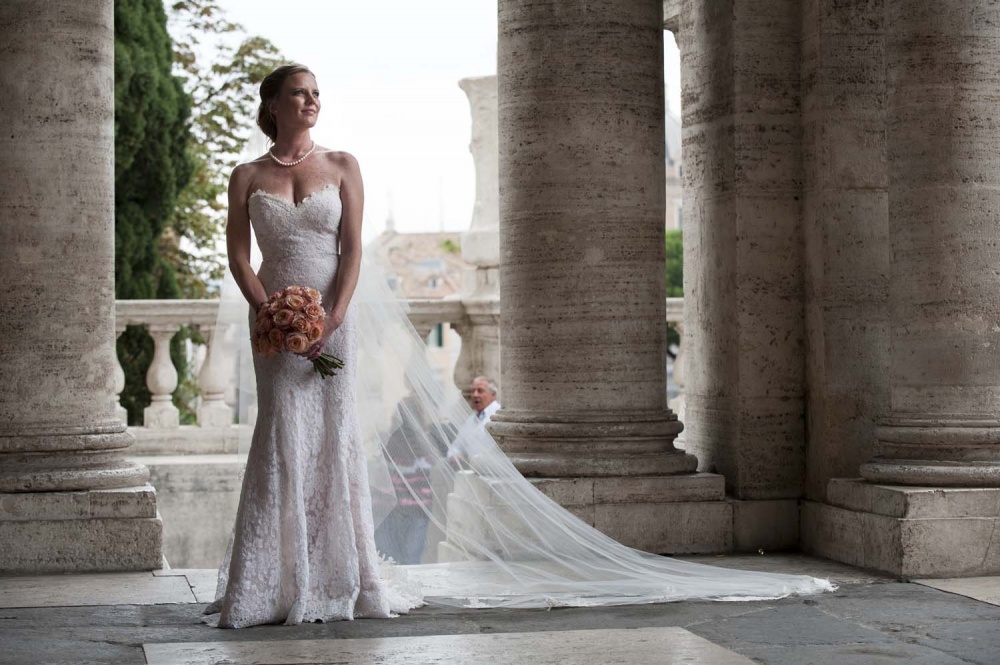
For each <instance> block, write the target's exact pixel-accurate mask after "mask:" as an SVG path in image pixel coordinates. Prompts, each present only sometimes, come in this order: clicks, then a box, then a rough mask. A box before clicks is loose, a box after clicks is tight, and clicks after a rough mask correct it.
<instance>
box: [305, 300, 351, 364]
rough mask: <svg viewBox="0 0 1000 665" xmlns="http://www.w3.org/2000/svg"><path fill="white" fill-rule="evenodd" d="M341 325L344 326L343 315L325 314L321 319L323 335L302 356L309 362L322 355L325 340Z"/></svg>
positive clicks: (338, 313) (336, 312)
mask: <svg viewBox="0 0 1000 665" xmlns="http://www.w3.org/2000/svg"><path fill="white" fill-rule="evenodd" d="M342 325H344V315H343V314H342V313H341V312H339V311H337V310H333V311H332V312H330V313H329V314H327V315H326V318H325V319H323V335H322V336H321V337H320V338H319V339H318V340H316V343H315V344H313V345H312V346H310V347H309V348H308V349H307V350H306V352H305V353H304V354H302V355H304V356H305V357H306V358H308V359H309V360H315V359H316V358H318V357H319V355H320V354H321V353H323V347H324V346H326V343H327V340H329V339H330V335H332V334H333V333H334V331H335V330H337V328H339V327H340V326H342Z"/></svg>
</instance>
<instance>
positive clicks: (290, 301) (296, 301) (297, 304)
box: [285, 293, 306, 312]
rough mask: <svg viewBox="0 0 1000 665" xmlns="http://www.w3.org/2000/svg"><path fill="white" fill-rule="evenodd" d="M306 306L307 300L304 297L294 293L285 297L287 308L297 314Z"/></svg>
mask: <svg viewBox="0 0 1000 665" xmlns="http://www.w3.org/2000/svg"><path fill="white" fill-rule="evenodd" d="M305 306H306V299H305V298H303V297H302V296H300V295H298V294H296V293H293V294H291V295H287V296H285V307H288V308H289V309H292V310H295V311H296V312H297V311H299V310H300V309H302V308H303V307H305Z"/></svg>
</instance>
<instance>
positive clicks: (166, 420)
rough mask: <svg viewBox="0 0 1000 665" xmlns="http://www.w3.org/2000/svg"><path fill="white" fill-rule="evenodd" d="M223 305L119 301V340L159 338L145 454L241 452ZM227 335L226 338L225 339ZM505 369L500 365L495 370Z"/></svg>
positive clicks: (494, 315)
mask: <svg viewBox="0 0 1000 665" xmlns="http://www.w3.org/2000/svg"><path fill="white" fill-rule="evenodd" d="M407 305H408V308H409V318H410V322H411V323H412V324H413V326H414V328H415V329H416V330H417V332H418V333H419V334H420V335H422V336H426V335H427V334H429V333H430V331H431V329H432V328H433V327H434V326H435V325H437V324H439V323H448V324H451V326H452V328H454V329H455V330H456V331H457V332H458V334H459V335H460V336H461V337H463V338H468V337H469V336H470V335H472V334H474V332H475V330H476V329H477V327H482V326H489V325H493V326H496V325H497V324H498V320H499V313H500V312H499V310H500V303H499V301H498V300H496V299H493V300H491V301H488V302H481V301H478V300H477V301H475V302H472V303H465V302H463V301H462V300H459V299H446V300H430V299H425V300H409V301H407ZM218 306H219V303H218V301H217V300H118V301H116V303H115V309H116V315H115V331H116V333H117V334H118V335H121V333H122V332H124V330H125V328H126V326H143V327H145V328H146V329H147V330H148V331H149V334H150V336H151V337H152V338H153V343H154V345H155V346H154V354H153V360H152V363H151V365H150V367H149V369H148V370H147V372H146V386H147V388H148V389H149V391H150V393H151V394H152V396H153V398H152V403H151V404H150V406H149V407H147V408H146V410H145V413H144V422H143V425H142V426H141V427H132V428H131V429H132V430H133V431H134V432H135V433H136V434H137V436H138V442H137V446H138V447H139V449H140V450H142V452H144V453H149V452H156V453H166V452H170V453H181V454H183V453H190V452H204V453H229V452H235V445H236V444H235V435H233V434H231V433H230V434H229V435H226V434H224V433H223V432H220V431H219V430H220V429H226V428H229V427H230V426H231V425H232V424H233V420H234V418H233V415H234V408H235V404H234V403H233V402H234V396H235V391H234V388H235V387H234V386H233V385H231V383H232V381H233V380H234V378H233V371H232V367H230V366H228V365H227V364H226V363H225V362H224V361H220V359H218V358H213V357H212V354H211V353H210V352H209V350H210V348H211V339H212V336H213V335H215V334H219V331H216V330H215V325H216V314H217V312H218ZM666 309H667V317H666V320H667V323H668V324H669V325H671V326H673V327H675V328H677V329H678V331H680V330H681V326H682V325H683V317H684V299H683V298H668V299H667V307H666ZM183 326H192V327H195V328H196V329H197V330H198V331H199V332H200V334H201V336H202V337H203V338H204V340H205V342H206V345H207V346H206V347H205V348H204V350H197V349H196V350H195V353H194V354H193V357H194V358H196V359H199V360H200V361H196V362H195V366H196V368H197V372H198V374H197V381H198V387H199V389H200V393H201V397H200V399H199V404H198V406H197V414H198V422H197V425H196V426H189V427H182V426H181V425H180V421H179V413H178V410H177V407H175V406H174V404H173V401H172V398H173V392H174V391H175V390H176V389H177V386H178V383H179V380H180V377H179V376H178V374H177V369H176V368H175V367H174V365H173V363H172V362H171V359H170V353H169V349H170V341H171V339H172V338H173V336H174V335H175V334H177V333H178V332H179V331H180V330H181V328H182V327H183ZM223 334H224V333H223ZM468 356H469V354H467V353H464V352H463V353H462V354H460V355H459V358H458V362H457V364H456V367H455V378H456V383H457V382H458V379H459V378H460V377H466V376H474V375H476V374H477V373H479V372H480V370H479V369H478V368H477V367H471V366H470V367H466V366H465V365H470V364H471V361H472V358H471V357H468ZM681 358H682V354H681V353H679V354H678V356H677V359H676V360H675V361H674V367H675V369H674V380H675V382H676V383H677V385H678V386H679V388H680V389H681V394H680V395H679V396H678V397H676V398H675V399H674V400H673V401H672V406H673V407H674V409H675V411H678V410H680V411H679V412H682V410H683V386H684V379H683V374H682V370H681V369H680V367H681ZM498 364H499V363H498V362H496V363H494V366H496V365H498ZM124 388H125V374H124V372H123V371H122V368H121V365H120V363H119V364H117V365H116V381H115V390H116V392H117V394H118V395H121V393H122V391H123V390H124ZM118 413H119V416H120V417H121V418H122V419H123V420H124V419H125V409H124V408H123V407H121V406H120V405H119V406H118Z"/></svg>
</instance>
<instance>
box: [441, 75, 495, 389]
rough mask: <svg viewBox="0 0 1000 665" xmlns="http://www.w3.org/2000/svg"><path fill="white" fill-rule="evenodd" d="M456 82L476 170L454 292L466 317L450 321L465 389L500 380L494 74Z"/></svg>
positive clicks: (459, 379) (458, 375)
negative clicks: (462, 266)
mask: <svg viewBox="0 0 1000 665" xmlns="http://www.w3.org/2000/svg"><path fill="white" fill-rule="evenodd" d="M458 85H459V86H460V87H461V88H462V90H464V91H465V94H466V95H468V97H469V107H470V109H471V112H472V140H471V141H470V142H469V152H471V153H472V161H473V164H474V165H475V168H476V203H475V206H474V207H473V211H472V222H471V224H470V226H469V230H468V231H466V232H465V233H463V234H462V258H463V259H465V261H466V262H467V263H469V264H470V265H471V266H472V267H471V268H470V269H469V270H468V271H467V273H466V275H465V276H464V283H463V286H462V292H461V293H460V294H458V297H459V298H460V299H461V300H462V304H463V306H464V309H465V312H466V315H467V320H465V321H456V322H453V323H452V325H453V326H454V327H455V328H456V329H457V330H458V332H459V334H460V335H461V336H462V350H461V354H460V355H459V357H458V361H457V362H456V364H455V385H457V386H458V387H459V388H461V389H462V390H463V391H465V392H466V393H467V392H468V391H469V386H470V385H471V383H472V379H473V378H475V377H476V376H477V375H486V376H489V377H491V378H492V379H494V380H495V381H500V327H499V323H500V321H499V317H498V316H497V312H498V310H499V306H498V301H499V298H500V293H499V290H498V278H499V270H500V228H499V227H500V204H499V197H500V188H499V186H498V177H497V169H498V154H497V149H498V148H497V77H496V76H477V77H472V78H464V79H462V80H460V81H459V82H458Z"/></svg>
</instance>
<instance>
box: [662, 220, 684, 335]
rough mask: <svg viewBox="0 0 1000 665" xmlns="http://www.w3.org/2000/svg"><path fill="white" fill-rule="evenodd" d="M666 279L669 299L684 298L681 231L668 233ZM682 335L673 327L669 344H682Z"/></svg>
mask: <svg viewBox="0 0 1000 665" xmlns="http://www.w3.org/2000/svg"><path fill="white" fill-rule="evenodd" d="M666 250H667V251H666V255H667V260H666V279H667V297H668V298H682V297H684V247H683V244H682V242H681V231H680V229H677V230H670V231H667V237H666ZM680 342H681V339H680V335H678V334H677V330H676V329H674V327H673V326H670V327H669V328H668V329H667V343H668V344H680Z"/></svg>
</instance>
